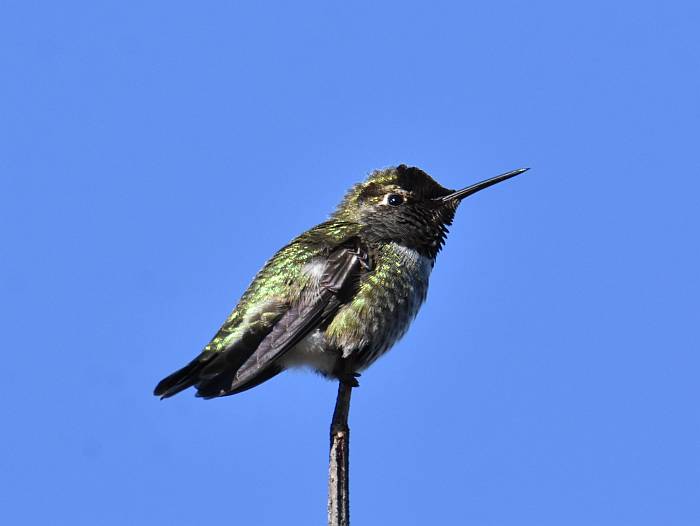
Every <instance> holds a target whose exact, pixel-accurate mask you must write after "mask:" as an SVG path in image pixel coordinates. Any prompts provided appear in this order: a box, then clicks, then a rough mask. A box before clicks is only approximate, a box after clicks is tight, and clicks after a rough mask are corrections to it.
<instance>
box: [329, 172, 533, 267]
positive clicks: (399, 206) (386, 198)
mask: <svg viewBox="0 0 700 526" xmlns="http://www.w3.org/2000/svg"><path fill="white" fill-rule="evenodd" d="M526 170H527V168H524V169H523V168H521V169H519V170H513V171H512V172H508V173H505V174H502V175H499V176H497V177H493V178H491V179H487V180H485V181H482V182H480V183H477V184H474V185H471V186H468V187H466V188H463V189H462V190H449V189H447V188H445V187H443V186H441V185H440V184H439V183H437V182H436V181H435V180H434V179H433V178H432V177H430V176H429V175H428V174H427V173H425V172H424V171H423V170H421V169H419V168H416V167H412V166H406V165H404V164H402V165H400V166H397V167H394V168H387V169H384V170H376V171H374V172H372V173H371V174H370V175H369V177H368V178H367V179H366V180H365V181H363V182H361V183H359V184H356V185H355V186H353V187H352V188H351V189H350V190H349V191H348V193H347V194H346V195H345V198H344V199H343V201H342V202H341V203H340V205H339V206H338V208H337V210H336V211H335V213H334V214H333V219H335V220H339V221H350V222H355V223H360V224H362V225H364V226H365V227H366V232H367V236H368V239H370V240H374V241H394V242H397V243H399V244H402V245H404V246H407V247H409V248H413V249H416V250H417V251H418V252H420V253H421V254H423V255H426V256H428V257H433V258H434V257H435V256H436V255H437V253H438V252H439V251H440V248H442V245H443V243H444V242H445V237H446V235H447V232H448V230H447V227H448V226H449V225H450V224H451V223H452V219H453V218H454V214H455V211H456V210H457V207H458V206H459V204H460V203H461V201H462V199H464V198H465V197H467V196H470V195H472V194H475V193H476V192H478V191H480V190H483V189H484V188H488V187H489V186H491V185H494V184H496V183H499V182H501V181H505V180H506V179H510V178H511V177H514V176H516V175H519V174H521V173H523V172H524V171H526Z"/></svg>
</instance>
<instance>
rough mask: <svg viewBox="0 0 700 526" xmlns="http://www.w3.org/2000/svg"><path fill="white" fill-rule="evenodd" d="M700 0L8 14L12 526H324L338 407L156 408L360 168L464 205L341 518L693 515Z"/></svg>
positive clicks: (601, 519)
mask: <svg viewBox="0 0 700 526" xmlns="http://www.w3.org/2000/svg"><path fill="white" fill-rule="evenodd" d="M699 16H700V8H699V7H698V4H697V2H691V1H688V2H602V1H593V2H591V1H587V2H553V1H550V2H542V1H535V0H527V1H494V2H478V3H477V2H469V3H468V2H452V3H449V2H447V3H446V2H430V3H428V2H426V3H424V4H423V5H418V4H413V3H407V2H396V3H384V2H350V3H348V2H343V3H335V2H333V3H330V2H318V3H305V2H302V3H300V2H286V3H282V2H275V3H270V2H248V3H235V2H188V3H184V2H172V1H169V2H123V1H121V2H30V1H6V2H3V3H2V7H1V10H0V67H1V71H2V82H1V83H0V178H1V181H2V187H1V190H0V217H1V222H0V229H2V251H1V258H2V259H1V261H0V266H1V269H0V270H1V272H0V298H1V299H0V301H1V303H0V319H1V320H2V322H1V323H2V327H3V329H2V346H3V354H2V356H3V363H2V371H3V379H2V383H1V384H0V391H1V392H0V395H1V400H2V402H1V406H2V433H1V434H0V522H2V523H3V524H22V525H24V524H70V525H95V524H99V525H123V524H136V525H142V524H143V525H153V524H262V525H272V524H299V525H302V524H304V525H305V524H323V522H324V521H325V501H326V470H327V446H328V435H327V433H328V424H329V421H330V414H331V410H332V405H333V401H334V399H335V385H334V384H333V383H330V382H327V381H325V380H323V379H321V378H319V377H316V376H314V375H312V374H309V373H294V374H287V375H283V376H280V377H278V378H277V379H275V380H274V381H272V382H270V383H268V384H265V385H264V386H263V387H261V388H258V389H255V390H253V391H250V392H248V393H245V394H243V395H241V396H236V397H233V398H227V399H221V400H215V401H210V402H203V401H202V400H199V399H195V398H194V397H193V396H192V394H193V393H192V392H191V391H190V392H186V393H184V394H183V395H180V396H178V397H176V398H174V399H171V400H168V401H165V402H161V401H159V400H157V399H156V398H154V397H153V396H151V391H152V389H153V387H154V385H155V383H156V381H157V380H159V379H160V378H161V377H162V376H163V375H165V374H167V373H169V372H171V371H172V370H174V369H175V368H177V367H179V366H181V365H182V364H184V363H185V362H186V361H188V360H189V359H190V358H191V357H193V356H194V355H195V354H196V353H197V352H199V350H200V349H201V347H202V346H203V345H204V344H205V343H206V342H207V341H208V339H209V337H210V336H212V334H213V332H214V331H215V330H216V329H217V328H218V326H219V324H220V323H221V322H222V321H223V319H224V318H225V317H226V315H227V314H228V312H229V310H230V309H231V308H232V307H233V305H234V304H235V303H236V301H237V299H238V297H239V295H240V294H241V293H242V291H243V290H244V288H245V287H246V285H247V284H248V282H249V280H250V279H251V277H252V276H253V274H254V273H255V272H256V271H257V269H258V268H259V267H260V265H261V264H262V263H263V262H264V261H265V260H266V259H267V258H268V257H269V256H270V255H272V254H273V253H274V251H275V250H277V249H278V248H279V247H280V246H282V245H283V244H284V243H286V242H287V241H288V240H289V239H291V238H292V237H293V236H295V235H297V234H298V233H300V232H301V231H303V230H305V229H306V228H309V227H310V226H312V225H314V224H316V223H318V222H321V221H322V220H324V219H325V217H326V216H327V214H328V213H329V212H330V211H331V210H332V209H333V207H334V206H335V204H336V203H337V201H338V200H339V199H340V198H341V196H342V195H343V193H344V192H345V190H346V188H347V187H348V186H349V185H351V184H352V183H354V182H356V181H358V180H360V179H362V178H363V177H364V176H365V175H366V173H367V172H368V171H370V170H371V169H373V168H377V167H384V166H388V165H394V164H398V163H401V162H403V163H408V164H414V165H417V166H420V167H422V168H423V169H425V170H427V171H428V172H429V173H431V174H433V175H434V176H435V178H436V179H438V180H439V181H441V182H442V183H443V184H445V185H446V186H451V187H457V186H461V185H465V184H469V183H472V182H475V181H477V180H480V179H482V178H486V177H489V176H492V175H496V174H497V173H500V172H502V171H505V170H509V169H512V168H516V167H519V166H531V167H532V170H531V171H530V172H529V173H528V174H526V175H524V176H522V177H519V178H517V179H514V180H512V181H509V182H507V183H504V184H503V185H500V186H497V187H494V188H492V189H489V190H488V191H485V192H483V193H481V194H479V195H478V196H475V197H474V198H473V199H470V200H469V201H468V202H465V203H464V205H463V206H462V208H461V209H460V211H459V213H458V215H457V218H456V221H455V224H454V227H453V228H452V233H451V235H450V238H449V240H448V243H447V246H446V249H445V250H444V252H443V253H442V254H441V255H440V257H439V258H438V262H437V265H436V268H435V272H434V273H433V278H432V282H431V291H430V294H429V299H428V302H427V304H426V305H425V306H424V308H423V310H422V312H421V313H420V315H419V316H418V319H417V320H416V322H415V324H414V325H413V327H412V329H411V330H410V331H409V333H408V335H407V336H406V337H405V338H404V339H403V340H402V341H401V342H400V343H399V344H398V345H397V346H396V347H395V348H394V350H393V351H392V352H391V353H390V354H389V355H388V356H386V357H385V358H383V359H382V360H381V361H380V362H378V363H377V364H376V365H375V366H374V367H373V368H372V369H371V370H370V371H368V372H367V373H366V374H365V375H364V376H363V378H362V386H361V388H360V389H359V390H357V391H356V393H355V396H354V400H353V408H352V414H351V426H352V430H353V442H352V481H351V482H352V516H353V520H354V523H355V524H358V525H360V524H362V525H384V524H405V525H424V524H469V525H472V524H473V525H537V526H542V525H557V526H558V525H562V524H566V525H585V526H589V525H596V526H598V525H635V526H637V525H659V524H664V525H674V526H676V525H697V524H700V499H699V498H698V495H699V494H700V411H699V409H698V401H699V399H700V387H699V383H698V371H699V369H700V357H699V356H698V326H699V325H700V306H699V301H698V297H700V285H699V279H698V269H700V255H699V250H698V236H699V234H698V229H699V226H700V197H699V196H700V180H699V177H700V154H699V152H698V145H699V144H700V142H699V137H698V135H699V133H698V132H699V130H700V40H699V38H698V33H697V27H698V23H699Z"/></svg>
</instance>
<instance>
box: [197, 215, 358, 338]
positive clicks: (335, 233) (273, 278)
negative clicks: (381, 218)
mask: <svg viewBox="0 0 700 526" xmlns="http://www.w3.org/2000/svg"><path fill="white" fill-rule="evenodd" d="M361 229H362V227H361V225H358V224H356V223H352V222H339V221H333V222H330V221H329V222H326V223H321V224H320V225H317V226H316V227H314V228H312V229H311V230H309V231H307V232H304V233H303V234H302V235H300V236H299V237H297V238H296V239H294V240H293V241H292V242H291V243H289V244H288V245H287V246H285V247H283V248H282V249H281V250H280V251H279V252H277V253H276V254H275V255H274V256H273V257H272V258H271V259H270V260H269V261H268V262H267V263H266V264H265V266H264V267H263V268H262V269H261V270H260V272H258V274H257V275H256V276H255V278H254V279H253V281H252V282H251V284H250V285H249V286H248V289H247V290H246V291H245V293H244V294H243V296H242V297H241V299H240V301H239V302H238V305H237V306H236V308H235V309H234V310H233V312H231V314H230V316H229V317H228V319H227V320H226V321H225V322H224V324H223V325H222V327H221V329H219V331H218V332H217V334H216V336H214V338H213V339H212V340H211V342H209V344H208V345H207V346H206V347H205V348H204V350H205V351H213V352H218V351H222V350H224V349H226V348H227V347H228V346H229V345H230V344H231V342H233V341H235V340H236V339H238V338H239V337H241V336H242V334H243V333H244V332H245V331H249V330H251V329H253V330H256V331H258V330H264V328H265V327H271V326H272V325H274V323H275V322H276V321H277V320H278V319H279V317H280V316H281V315H282V314H283V313H284V311H285V310H286V309H288V308H289V306H290V305H292V304H293V303H295V302H296V301H298V300H299V299H300V297H301V295H302V294H303V292H304V289H305V288H306V287H307V286H308V284H309V281H310V279H311V278H310V276H309V275H308V274H307V273H305V272H303V269H304V266H305V265H306V264H308V263H309V262H311V261H312V260H313V259H314V258H317V257H319V256H321V255H323V254H327V253H328V252H329V251H330V250H331V249H332V248H334V247H336V246H338V245H339V244H341V243H343V241H345V240H347V239H348V238H351V237H353V236H356V235H358V234H359V233H360V231H361ZM260 309H262V312H261V311H260ZM251 324H256V325H257V326H256V327H251Z"/></svg>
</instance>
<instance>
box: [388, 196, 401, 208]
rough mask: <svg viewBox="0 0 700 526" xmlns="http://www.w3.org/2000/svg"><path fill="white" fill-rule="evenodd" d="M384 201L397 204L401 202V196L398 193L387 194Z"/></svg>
mask: <svg viewBox="0 0 700 526" xmlns="http://www.w3.org/2000/svg"><path fill="white" fill-rule="evenodd" d="M386 202H387V203H389V204H390V205H391V206H399V205H400V204H401V203H403V196H400V195H399V194H389V195H388V196H387V198H386Z"/></svg>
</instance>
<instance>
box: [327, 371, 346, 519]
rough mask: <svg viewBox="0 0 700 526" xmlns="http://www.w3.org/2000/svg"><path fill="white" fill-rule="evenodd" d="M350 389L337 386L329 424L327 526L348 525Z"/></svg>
mask: <svg viewBox="0 0 700 526" xmlns="http://www.w3.org/2000/svg"><path fill="white" fill-rule="evenodd" d="M351 394H352V385H349V384H346V383H345V382H342V381H341V382H339V384H338V398H337V399H336V401H335V411H333V421H332V422H331V451H330V460H329V463H328V526H349V525H350V488H349V483H350V474H349V471H350V428H349V427H348V415H349V413H350V395H351Z"/></svg>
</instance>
